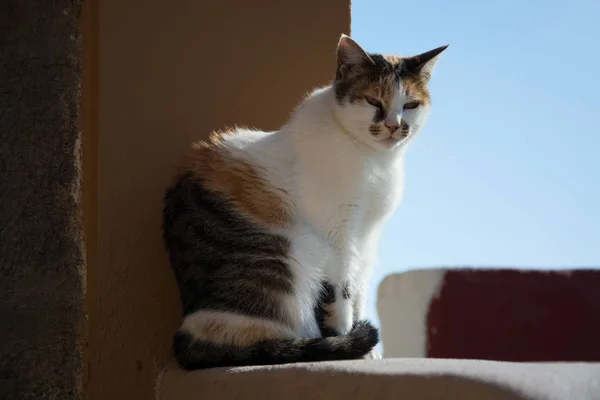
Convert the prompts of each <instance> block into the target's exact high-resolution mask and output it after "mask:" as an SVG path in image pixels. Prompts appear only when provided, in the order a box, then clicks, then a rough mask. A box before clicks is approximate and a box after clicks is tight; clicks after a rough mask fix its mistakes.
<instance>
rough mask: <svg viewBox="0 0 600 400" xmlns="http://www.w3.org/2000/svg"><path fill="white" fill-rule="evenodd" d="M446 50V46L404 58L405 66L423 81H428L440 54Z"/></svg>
mask: <svg viewBox="0 0 600 400" xmlns="http://www.w3.org/2000/svg"><path fill="white" fill-rule="evenodd" d="M447 48H448V45H445V46H441V47H438V48H436V49H433V50H429V51H426V52H425V53H422V54H419V55H416V56H412V57H407V58H405V63H406V66H407V68H408V69H409V70H411V71H412V72H414V73H416V74H418V75H420V76H421V77H422V78H423V79H424V80H425V81H428V80H429V78H431V74H432V73H433V70H434V68H435V66H436V65H437V62H438V60H439V57H440V54H442V52H443V51H444V50H446V49H447Z"/></svg>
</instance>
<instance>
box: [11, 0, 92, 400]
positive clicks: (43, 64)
mask: <svg viewBox="0 0 600 400" xmlns="http://www.w3.org/2000/svg"><path fill="white" fill-rule="evenodd" d="M79 13H80V2H79V1H69V0H54V1H42V0H13V1H2V2H0V399H7V400H9V399H10V400H13V399H60V400H70V399H79V398H80V396H79V392H80V386H81V371H82V357H81V348H80V345H79V327H80V323H81V318H82V293H83V283H82V282H83V263H82V243H81V225H80V218H79V216H80V207H81V204H80V201H79V199H80V190H79V188H80V182H81V176H80V171H79V168H78V165H79V161H80V160H79V156H80V140H79V133H80V132H79V127H78V118H79V91H80V70H79V69H80V60H79V48H80V42H79V39H80V38H79Z"/></svg>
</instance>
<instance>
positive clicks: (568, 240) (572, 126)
mask: <svg viewBox="0 0 600 400" xmlns="http://www.w3.org/2000/svg"><path fill="white" fill-rule="evenodd" d="M599 20H600V2H598V1H597V0H573V1H570V2H565V1H564V0H563V1H553V0H543V1H541V0H535V1H531V0H530V1H528V2H525V1H522V0H520V1H516V0H504V1H501V2H493V1H487V2H483V1H480V2H476V1H472V0H471V1H466V0H462V1H461V0H459V1H452V2H450V1H447V0H429V1H417V2H414V1H413V2H409V1H399V0H395V1H394V0H392V1H389V0H353V1H352V32H351V35H352V37H353V38H354V39H355V40H357V41H358V42H359V43H360V44H361V45H362V46H363V47H364V48H365V49H366V50H367V51H372V52H383V53H394V54H401V55H412V54H417V53H420V52H423V51H426V50H430V49H432V48H435V47H438V46H440V45H443V44H450V47H449V48H448V50H446V51H445V52H444V53H443V54H442V56H441V59H440V62H439V64H438V67H437V69H436V71H435V72H434V76H433V78H432V81H431V84H430V88H431V92H432V98H433V111H432V114H431V117H430V119H429V122H428V123H427V125H426V127H425V128H424V130H423V131H422V132H421V134H420V135H419V136H418V137H417V138H416V140H415V141H414V142H413V144H412V145H411V148H410V149H409V151H408V154H407V160H406V175H407V176H406V189H405V196H404V200H403V203H402V205H401V206H400V208H399V209H398V211H397V212H396V213H395V215H394V216H393V217H392V219H391V220H390V221H389V222H388V224H387V225H386V226H385V228H384V230H385V231H384V233H383V235H382V242H381V244H380V253H379V254H380V255H379V262H378V265H377V267H376V271H375V276H374V281H373V285H372V290H371V294H370V305H369V316H370V317H371V318H373V319H374V320H375V322H378V321H377V318H376V311H375V293H376V287H377V285H378V283H379V282H380V281H381V279H382V278H383V277H384V276H386V275H388V274H389V273H392V272H396V271H404V270H407V269H412V268H429V267H437V266H465V265H468V266H487V267H527V268H574V267H594V266H595V267H599V266H600V128H599V127H598V124H599V123H600V118H599V117H600V77H598V76H597V75H598V74H599V73H600V51H598V48H599V47H598V46H599V45H598V43H599V42H598V41H599V40H600V23H599V22H598V21H599ZM597 113H598V114H597Z"/></svg>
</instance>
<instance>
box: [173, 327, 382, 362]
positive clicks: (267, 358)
mask: <svg viewBox="0 0 600 400" xmlns="http://www.w3.org/2000/svg"><path fill="white" fill-rule="evenodd" d="M378 342H379V331H378V330H377V328H375V327H374V326H373V325H371V323H370V322H368V321H360V322H357V323H356V324H355V325H354V327H353V328H352V330H351V331H350V332H349V333H348V334H347V335H340V336H330V337H325V338H310V339H300V338H298V339H275V340H265V341H260V342H257V343H254V344H252V345H249V346H244V347H237V346H232V345H225V344H217V343H213V342H207V341H204V340H198V339H195V338H194V337H193V336H192V335H191V334H190V333H187V332H185V331H179V332H177V333H176V334H175V337H174V342H173V345H174V351H175V357H176V359H177V361H178V363H179V365H180V366H181V367H182V368H184V369H188V370H193V369H204V368H213V367H233V366H242V365H272V364H286V363H295V362H316V361H333V360H351V359H359V358H362V357H363V356H365V355H366V354H367V353H369V352H370V351H371V350H372V349H373V347H375V346H376V345H377V343H378Z"/></svg>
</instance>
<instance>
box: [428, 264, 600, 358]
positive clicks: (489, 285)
mask: <svg viewBox="0 0 600 400" xmlns="http://www.w3.org/2000/svg"><path fill="white" fill-rule="evenodd" d="M427 341H428V349H427V356H428V357H433V358H463V359H464V358H470V359H490V360H502V361H600V271H589V270H577V271H568V272H567V271H565V272H544V271H526V272H521V271H515V270H450V271H448V272H447V273H446V274H445V277H444V281H443V285H442V287H441V291H440V294H439V296H438V297H437V298H435V299H433V301H432V302H431V305H430V308H429V312H428V316H427Z"/></svg>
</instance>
